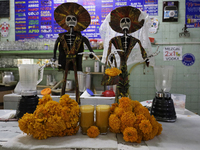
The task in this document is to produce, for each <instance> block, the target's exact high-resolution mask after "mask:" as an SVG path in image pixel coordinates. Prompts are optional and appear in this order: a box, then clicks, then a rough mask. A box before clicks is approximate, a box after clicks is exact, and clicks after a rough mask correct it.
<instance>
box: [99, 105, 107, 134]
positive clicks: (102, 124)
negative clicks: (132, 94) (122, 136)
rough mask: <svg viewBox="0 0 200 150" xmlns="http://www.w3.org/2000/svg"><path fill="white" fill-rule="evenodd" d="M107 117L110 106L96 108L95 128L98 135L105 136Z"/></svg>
mask: <svg viewBox="0 0 200 150" xmlns="http://www.w3.org/2000/svg"><path fill="white" fill-rule="evenodd" d="M109 116H110V105H97V106H96V126H97V127H98V128H99V130H100V134H107V131H108V125H109V124H108V121H109Z"/></svg>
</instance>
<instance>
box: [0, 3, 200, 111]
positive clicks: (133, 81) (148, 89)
mask: <svg viewBox="0 0 200 150" xmlns="http://www.w3.org/2000/svg"><path fill="white" fill-rule="evenodd" d="M10 2H11V17H10V20H8V19H1V20H0V23H1V22H3V21H7V22H9V23H10V26H11V28H10V34H9V37H8V39H9V40H10V41H14V40H15V39H14V37H15V30H14V1H10ZM158 6H159V8H158V11H159V13H158V14H159V15H158V16H156V17H157V18H158V20H159V29H158V32H157V33H156V34H150V35H149V36H150V37H154V38H155V40H156V43H162V42H200V28H196V29H195V28H189V29H188V31H189V32H190V37H189V38H179V33H180V32H182V28H183V27H184V24H185V0H179V18H178V22H162V7H163V0H159V1H158ZM1 40H2V41H6V38H1ZM157 46H158V45H152V50H153V52H154V51H155V50H156V48H157ZM159 46H160V47H159V50H160V54H159V55H158V56H156V57H155V64H156V65H173V66H174V67H175V70H174V74H173V82H172V88H171V91H170V92H171V93H179V94H185V95H186V108H187V109H189V110H191V111H193V112H195V113H198V114H200V67H199V66H200V61H199V59H200V53H199V51H200V45H197V44H182V45H175V44H173V45H159ZM165 46H182V52H183V54H185V53H192V54H193V55H194V56H195V63H194V65H192V66H189V67H187V66H184V65H183V64H182V62H181V61H163V48H164V47H165ZM93 63H94V61H92V60H88V61H84V62H83V70H84V69H85V67H86V66H91V67H93ZM143 67H144V65H143V64H139V65H135V66H132V65H130V66H129V67H128V69H129V70H130V71H131V72H130V77H129V79H130V85H131V87H130V96H131V98H132V99H134V100H139V101H144V100H148V99H153V98H154V95H155V92H156V89H155V85H154V73H153V68H152V67H149V68H146V67H145V74H143V72H144V69H143ZM92 69H93V68H92ZM46 74H48V72H46ZM55 75H58V76H57V77H56V79H57V80H59V79H62V74H61V73H55ZM69 78H73V73H71V74H70V75H69ZM101 78H102V76H101V75H93V84H94V85H95V86H96V87H98V88H102V87H101V86H99V85H100V81H101ZM43 82H44V83H45V81H43Z"/></svg>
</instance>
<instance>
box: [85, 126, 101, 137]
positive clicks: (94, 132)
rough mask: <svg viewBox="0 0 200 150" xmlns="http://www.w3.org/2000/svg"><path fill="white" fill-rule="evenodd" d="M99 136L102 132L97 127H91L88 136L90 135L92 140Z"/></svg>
mask: <svg viewBox="0 0 200 150" xmlns="http://www.w3.org/2000/svg"><path fill="white" fill-rule="evenodd" d="M99 134H100V131H99V129H98V127H96V126H91V127H90V128H89V129H88V130H87V135H88V136H89V137H90V138H96V137H97V136H98V135H99Z"/></svg>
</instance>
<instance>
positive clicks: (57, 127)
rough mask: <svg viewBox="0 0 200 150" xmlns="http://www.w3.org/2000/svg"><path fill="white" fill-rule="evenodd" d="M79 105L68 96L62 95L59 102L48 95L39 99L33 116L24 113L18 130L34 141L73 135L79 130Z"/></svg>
mask: <svg viewBox="0 0 200 150" xmlns="http://www.w3.org/2000/svg"><path fill="white" fill-rule="evenodd" d="M78 122H79V105H78V103H77V102H76V101H75V100H73V99H71V98H70V97H69V95H63V96H62V97H61V98H60V101H59V102H56V101H53V100H52V98H51V96H50V95H44V96H43V97H42V98H41V99H39V102H38V105H37V108H36V110H35V111H34V113H33V114H29V113H26V114H24V116H23V117H22V118H21V119H19V121H18V123H19V128H20V130H22V131H23V132H24V133H26V134H27V135H32V136H33V137H34V138H36V139H39V140H41V139H46V138H48V137H53V136H65V135H74V134H76V133H77V132H78V130H79V125H78Z"/></svg>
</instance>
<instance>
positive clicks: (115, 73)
mask: <svg viewBox="0 0 200 150" xmlns="http://www.w3.org/2000/svg"><path fill="white" fill-rule="evenodd" d="M120 73H122V71H121V70H119V69H118V68H116V67H112V68H108V69H106V70H105V74H107V75H109V76H111V77H115V76H118V75H119V74H120Z"/></svg>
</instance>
